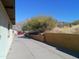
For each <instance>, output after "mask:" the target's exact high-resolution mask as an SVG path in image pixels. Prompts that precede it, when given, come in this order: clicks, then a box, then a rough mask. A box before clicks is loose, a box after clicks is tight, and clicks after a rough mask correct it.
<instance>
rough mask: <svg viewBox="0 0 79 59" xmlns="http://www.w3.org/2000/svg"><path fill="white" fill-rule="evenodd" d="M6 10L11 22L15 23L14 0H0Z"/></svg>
mask: <svg viewBox="0 0 79 59" xmlns="http://www.w3.org/2000/svg"><path fill="white" fill-rule="evenodd" d="M1 1H2V3H3V5H4V7H5V9H6V12H7V14H8V16H9V18H10V20H11V22H12V24H15V0H1Z"/></svg>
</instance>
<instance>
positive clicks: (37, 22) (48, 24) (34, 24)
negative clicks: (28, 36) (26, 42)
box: [22, 16, 56, 31]
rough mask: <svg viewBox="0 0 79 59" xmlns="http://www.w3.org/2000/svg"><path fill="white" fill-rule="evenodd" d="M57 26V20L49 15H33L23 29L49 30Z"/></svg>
mask: <svg viewBox="0 0 79 59" xmlns="http://www.w3.org/2000/svg"><path fill="white" fill-rule="evenodd" d="M55 26H56V20H55V19H53V18H52V17H47V16H39V17H33V18H31V19H30V20H28V21H27V22H26V23H25V24H24V26H23V28H22V29H23V31H26V30H48V29H52V28H54V27H55Z"/></svg>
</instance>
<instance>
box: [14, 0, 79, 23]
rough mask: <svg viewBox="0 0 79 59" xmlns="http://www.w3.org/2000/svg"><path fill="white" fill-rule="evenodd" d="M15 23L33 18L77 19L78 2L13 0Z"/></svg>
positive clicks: (78, 16) (78, 11) (64, 0)
mask: <svg viewBox="0 0 79 59" xmlns="http://www.w3.org/2000/svg"><path fill="white" fill-rule="evenodd" d="M15 1H16V3H15V10H16V22H21V21H23V20H25V19H28V18H31V17H33V16H41V15H45V16H51V17H54V18H56V19H57V20H59V21H65V22H71V21H74V20H77V19H79V0H15Z"/></svg>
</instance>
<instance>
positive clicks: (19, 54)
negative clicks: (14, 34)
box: [7, 38, 78, 59]
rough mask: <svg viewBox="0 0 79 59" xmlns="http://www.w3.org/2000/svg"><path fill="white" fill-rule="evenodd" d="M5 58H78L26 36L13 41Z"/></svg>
mask: <svg viewBox="0 0 79 59" xmlns="http://www.w3.org/2000/svg"><path fill="white" fill-rule="evenodd" d="M7 59H78V58H75V57H73V56H71V55H68V54H66V53H63V52H61V51H58V50H57V49H56V48H55V47H51V46H49V45H46V44H44V43H41V42H38V41H35V40H33V39H28V38H26V39H25V38H17V39H16V40H14V41H13V43H12V46H11V48H10V51H9V53H8V55H7Z"/></svg>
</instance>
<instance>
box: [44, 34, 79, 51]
mask: <svg viewBox="0 0 79 59" xmlns="http://www.w3.org/2000/svg"><path fill="white" fill-rule="evenodd" d="M44 36H45V40H46V42H47V43H49V44H51V45H53V44H56V45H58V46H61V47H64V48H68V49H71V50H74V51H78V52H79V35H77V34H61V33H45V34H44Z"/></svg>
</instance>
